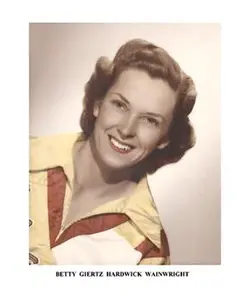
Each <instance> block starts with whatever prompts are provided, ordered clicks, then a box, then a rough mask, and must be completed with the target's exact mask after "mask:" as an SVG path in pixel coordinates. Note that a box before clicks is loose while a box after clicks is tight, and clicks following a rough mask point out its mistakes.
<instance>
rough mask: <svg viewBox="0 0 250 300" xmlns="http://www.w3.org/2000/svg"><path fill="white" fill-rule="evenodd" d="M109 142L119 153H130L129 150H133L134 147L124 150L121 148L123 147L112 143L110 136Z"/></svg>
mask: <svg viewBox="0 0 250 300" xmlns="http://www.w3.org/2000/svg"><path fill="white" fill-rule="evenodd" d="M109 143H110V145H111V148H112V149H114V150H115V151H116V152H119V153H122V154H127V153H129V152H131V151H132V149H129V150H123V149H121V148H118V147H116V146H115V145H114V144H113V143H112V141H111V139H110V137H109Z"/></svg>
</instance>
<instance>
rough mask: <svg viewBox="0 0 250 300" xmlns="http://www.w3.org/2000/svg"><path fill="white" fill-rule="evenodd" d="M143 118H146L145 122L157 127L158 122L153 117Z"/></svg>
mask: <svg viewBox="0 0 250 300" xmlns="http://www.w3.org/2000/svg"><path fill="white" fill-rule="evenodd" d="M144 119H145V120H147V122H148V123H149V124H150V125H151V124H152V125H154V126H155V127H159V125H160V124H159V122H158V121H157V120H155V119H153V118H148V117H145V118H144Z"/></svg>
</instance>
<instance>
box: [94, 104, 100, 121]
mask: <svg viewBox="0 0 250 300" xmlns="http://www.w3.org/2000/svg"><path fill="white" fill-rule="evenodd" d="M99 106H100V102H99V101H95V105H94V111H93V115H94V116H95V117H96V118H97V117H98V115H99Z"/></svg>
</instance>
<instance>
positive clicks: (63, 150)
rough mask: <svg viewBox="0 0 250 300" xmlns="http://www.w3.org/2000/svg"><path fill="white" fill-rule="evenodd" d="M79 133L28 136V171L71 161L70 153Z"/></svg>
mask: <svg viewBox="0 0 250 300" xmlns="http://www.w3.org/2000/svg"><path fill="white" fill-rule="evenodd" d="M79 137H80V133H65V134H57V135H47V136H38V137H34V136H30V137H29V145H30V170H39V169H46V168H51V167H55V166H58V165H62V164H64V163H65V162H66V161H67V160H69V159H71V151H72V147H73V145H74V143H75V142H76V141H77V139H78V138H79Z"/></svg>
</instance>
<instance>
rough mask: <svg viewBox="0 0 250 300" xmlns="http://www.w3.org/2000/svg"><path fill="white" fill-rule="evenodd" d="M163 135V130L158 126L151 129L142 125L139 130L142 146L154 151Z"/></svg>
mask: <svg viewBox="0 0 250 300" xmlns="http://www.w3.org/2000/svg"><path fill="white" fill-rule="evenodd" d="M161 137H162V135H161V131H160V130H159V129H156V128H155V129H154V128H152V129H150V128H143V127H142V126H141V127H139V128H138V130H137V138H138V140H139V143H140V146H141V147H142V148H144V149H146V150H148V151H152V150H154V149H155V148H156V147H157V146H158V144H159V142H160V140H161Z"/></svg>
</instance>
